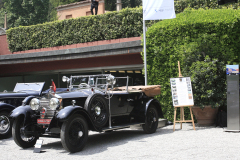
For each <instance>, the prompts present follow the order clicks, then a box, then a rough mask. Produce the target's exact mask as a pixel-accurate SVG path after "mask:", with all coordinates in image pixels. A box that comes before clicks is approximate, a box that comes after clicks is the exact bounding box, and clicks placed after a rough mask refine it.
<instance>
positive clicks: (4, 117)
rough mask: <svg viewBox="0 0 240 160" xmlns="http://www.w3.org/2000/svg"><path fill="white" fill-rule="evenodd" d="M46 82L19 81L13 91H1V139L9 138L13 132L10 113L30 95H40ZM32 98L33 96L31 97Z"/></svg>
mask: <svg viewBox="0 0 240 160" xmlns="http://www.w3.org/2000/svg"><path fill="white" fill-rule="evenodd" d="M43 86H44V82H35V83H17V84H16V86H15V88H14V90H13V91H12V92H8V91H6V90H5V91H4V92H0V139H2V138H7V137H9V136H11V134H12V126H11V124H12V123H11V121H10V120H9V117H8V115H9V113H10V112H11V111H12V110H13V109H15V108H16V107H18V106H20V105H22V101H23V100H24V99H25V98H26V97H29V96H34V97H40V96H41V93H42V89H43ZM29 98H31V97H29Z"/></svg>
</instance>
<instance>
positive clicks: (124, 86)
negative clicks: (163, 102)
mask: <svg viewBox="0 0 240 160" xmlns="http://www.w3.org/2000/svg"><path fill="white" fill-rule="evenodd" d="M63 81H64V82H67V84H68V91H64V92H56V91H55V87H52V88H51V90H49V92H48V93H47V94H45V95H44V96H42V97H41V98H33V97H31V98H32V99H31V101H30V104H29V105H26V104H23V105H22V106H20V107H18V108H16V109H15V110H13V111H12V113H11V115H10V117H11V118H12V119H13V127H12V133H13V138H14V141H15V142H16V144H17V145H19V146H20V147H22V148H28V147H32V146H34V145H35V143H36V140H37V139H38V138H39V137H59V138H61V142H62V145H63V147H64V148H65V149H66V150H67V151H69V152H78V151H81V150H82V149H83V148H84V146H85V145H86V143H87V139H88V132H89V130H92V131H97V132H106V131H112V130H117V129H122V128H127V127H130V126H131V125H136V124H137V125H142V128H143V130H144V131H145V132H146V133H154V132H155V131H156V129H157V127H158V119H159V118H160V117H161V118H163V114H162V109H161V106H160V103H159V101H157V100H156V99H154V98H153V97H154V96H155V95H158V94H160V86H159V85H155V86H128V82H129V77H114V76H112V75H110V74H102V75H80V76H71V77H70V78H68V77H65V76H64V77H63ZM116 86H117V87H116Z"/></svg>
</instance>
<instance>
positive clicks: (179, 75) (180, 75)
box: [178, 61, 183, 77]
mask: <svg viewBox="0 0 240 160" xmlns="http://www.w3.org/2000/svg"><path fill="white" fill-rule="evenodd" d="M178 77H183V76H182V74H181V68H180V62H179V61H178Z"/></svg>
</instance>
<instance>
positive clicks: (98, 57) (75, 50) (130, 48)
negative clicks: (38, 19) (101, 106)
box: [0, 35, 144, 92]
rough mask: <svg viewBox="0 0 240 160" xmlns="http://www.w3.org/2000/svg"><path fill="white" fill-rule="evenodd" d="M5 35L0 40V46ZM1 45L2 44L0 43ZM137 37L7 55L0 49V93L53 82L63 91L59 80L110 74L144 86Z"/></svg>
mask: <svg viewBox="0 0 240 160" xmlns="http://www.w3.org/2000/svg"><path fill="white" fill-rule="evenodd" d="M1 40H2V41H4V40H5V43H7V42H6V35H1V36H0V42H1ZM0 44H2V43H0ZM141 52H142V45H141V37H132V38H123V39H114V40H104V41H96V42H88V43H79V44H73V45H67V46H58V47H51V48H41V49H35V50H27V51H21V52H13V53H11V52H10V51H9V50H8V48H7V46H6V45H4V46H0V92H1V91H3V90H13V89H14V86H15V84H16V83H17V82H19V83H21V82H22V83H27V82H45V83H46V85H45V89H48V88H49V86H50V85H51V79H53V80H54V82H55V84H56V86H57V87H66V84H65V83H62V82H61V79H62V76H63V75H65V76H70V75H80V74H81V75H82V74H84V75H85V74H103V73H111V74H112V75H114V76H129V77H130V84H131V85H133V84H135V85H144V77H143V74H142V69H143V60H142V57H141Z"/></svg>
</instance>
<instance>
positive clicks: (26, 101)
mask: <svg viewBox="0 0 240 160" xmlns="http://www.w3.org/2000/svg"><path fill="white" fill-rule="evenodd" d="M33 98H36V97H35V96H28V97H26V98H25V99H24V100H23V101H22V103H23V104H22V105H23V106H25V105H28V104H29V103H30V101H31V100H32V99H33Z"/></svg>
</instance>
